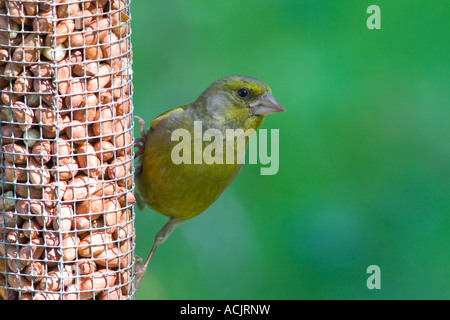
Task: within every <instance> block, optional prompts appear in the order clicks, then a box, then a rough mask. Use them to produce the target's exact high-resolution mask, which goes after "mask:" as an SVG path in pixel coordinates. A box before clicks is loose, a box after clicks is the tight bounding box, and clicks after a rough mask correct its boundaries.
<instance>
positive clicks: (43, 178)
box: [0, 0, 135, 300]
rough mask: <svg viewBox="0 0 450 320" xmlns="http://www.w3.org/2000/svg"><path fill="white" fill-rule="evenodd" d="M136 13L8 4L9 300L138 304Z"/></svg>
mask: <svg viewBox="0 0 450 320" xmlns="http://www.w3.org/2000/svg"><path fill="white" fill-rule="evenodd" d="M129 6H130V1H129V0H94V1H86V0H80V1H75V0H72V1H68V0H47V1H45V0H40V1H36V0H27V1H25V0H22V1H10V0H6V1H1V2H0V94H1V97H0V110H1V122H0V125H1V133H0V142H1V150H0V152H1V157H0V299H35V300H41V299H49V300H50V299H52V300H53V299H54V300H56V299H67V300H72V299H130V298H133V297H134V291H135V288H134V284H133V280H134V276H133V274H134V264H135V258H134V248H135V243H134V212H133V208H132V205H133V203H134V202H135V200H134V197H133V186H134V181H133V170H134V168H133V158H134V151H133V148H132V145H133V135H132V132H133V131H132V130H133V121H132V116H133V115H132V100H131V99H132V70H131V63H132V51H131V42H130V34H131V30H130V21H129V15H130V8H129Z"/></svg>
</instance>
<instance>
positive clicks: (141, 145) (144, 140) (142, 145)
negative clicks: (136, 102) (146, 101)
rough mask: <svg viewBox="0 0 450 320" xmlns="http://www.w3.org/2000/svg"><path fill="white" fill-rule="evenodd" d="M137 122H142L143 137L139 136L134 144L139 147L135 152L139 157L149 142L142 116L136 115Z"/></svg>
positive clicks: (135, 155)
mask: <svg viewBox="0 0 450 320" xmlns="http://www.w3.org/2000/svg"><path fill="white" fill-rule="evenodd" d="M134 117H135V118H136V119H137V122H138V123H139V124H140V131H141V137H140V138H137V139H136V140H135V142H134V146H135V147H136V148H137V149H138V150H137V151H136V152H135V153H134V157H135V158H137V157H139V156H141V155H143V154H144V150H145V144H146V143H147V135H146V134H145V121H144V119H142V118H141V117H138V116H134Z"/></svg>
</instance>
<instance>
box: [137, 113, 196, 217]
mask: <svg viewBox="0 0 450 320" xmlns="http://www.w3.org/2000/svg"><path fill="white" fill-rule="evenodd" d="M186 107H187V106H181V107H178V108H175V109H171V110H168V111H166V112H164V113H162V114H160V115H159V116H158V117H157V118H156V119H155V120H153V121H152V122H151V124H150V129H149V130H148V132H147V142H148V141H149V138H150V135H152V134H155V132H157V131H158V130H157V131H155V128H156V127H157V125H158V124H160V125H162V126H163V127H166V126H168V125H169V124H170V123H171V122H172V121H174V120H175V118H177V117H178V116H180V115H181V113H182V112H183V111H184V110H185V109H186ZM143 157H144V155H141V156H140V157H138V159H137V161H136V164H135V173H134V179H135V181H136V188H135V190H134V196H135V198H136V203H137V205H138V207H139V209H141V210H143V209H144V208H145V205H146V202H145V200H144V197H143V196H142V195H141V193H140V192H139V186H140V182H141V181H140V180H141V177H142V158H143Z"/></svg>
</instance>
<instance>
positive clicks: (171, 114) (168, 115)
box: [150, 105, 188, 129]
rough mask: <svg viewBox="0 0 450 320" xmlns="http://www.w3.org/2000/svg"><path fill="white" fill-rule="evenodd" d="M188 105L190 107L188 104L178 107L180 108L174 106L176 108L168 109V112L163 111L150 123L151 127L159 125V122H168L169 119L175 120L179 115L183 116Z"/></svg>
mask: <svg viewBox="0 0 450 320" xmlns="http://www.w3.org/2000/svg"><path fill="white" fill-rule="evenodd" d="M187 107H188V106H187V105H185V106H181V107H178V108H174V109H171V110H168V111H166V112H164V113H161V114H160V115H159V116H158V117H157V118H156V119H155V120H153V121H152V122H151V123H150V129H152V128H153V129H154V128H156V126H157V125H158V124H159V123H163V122H166V121H167V120H169V122H170V121H171V120H172V121H173V120H175V118H178V117H180V116H181V114H182V113H183V112H184V111H185V110H186V108H187Z"/></svg>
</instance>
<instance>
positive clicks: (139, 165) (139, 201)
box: [134, 156, 145, 210]
mask: <svg viewBox="0 0 450 320" xmlns="http://www.w3.org/2000/svg"><path fill="white" fill-rule="evenodd" d="M134 167H135V170H136V171H135V172H134V179H135V180H136V184H137V186H139V185H140V179H141V175H142V156H141V157H139V158H138V160H137V162H136V164H135V166H134ZM134 197H135V198H136V203H137V205H138V207H139V209H141V210H143V209H144V208H145V201H144V198H143V197H142V195H141V193H140V192H139V187H137V188H134Z"/></svg>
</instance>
